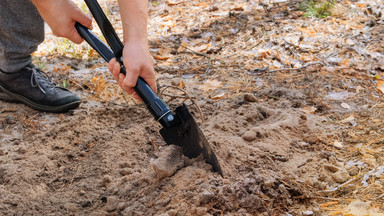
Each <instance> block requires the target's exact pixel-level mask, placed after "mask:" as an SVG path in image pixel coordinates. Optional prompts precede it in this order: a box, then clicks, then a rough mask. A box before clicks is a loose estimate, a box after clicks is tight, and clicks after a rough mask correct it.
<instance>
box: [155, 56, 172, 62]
mask: <svg viewBox="0 0 384 216" xmlns="http://www.w3.org/2000/svg"><path fill="white" fill-rule="evenodd" d="M154 58H155V59H157V60H162V61H164V60H167V59H169V56H155V57H154Z"/></svg>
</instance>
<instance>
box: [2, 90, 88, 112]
mask: <svg viewBox="0 0 384 216" xmlns="http://www.w3.org/2000/svg"><path fill="white" fill-rule="evenodd" d="M0 99H1V100H4V101H7V102H20V103H23V104H25V105H27V106H29V107H31V108H33V109H35V110H39V111H43V112H53V113H64V112H68V111H69V110H71V109H75V108H76V107H78V106H79V105H80V103H81V101H74V102H71V103H68V104H64V105H61V106H46V105H41V104H38V103H35V102H33V101H31V100H29V99H28V98H26V97H24V96H22V95H19V94H15V93H12V92H10V91H8V90H7V89H5V88H3V87H2V86H0Z"/></svg>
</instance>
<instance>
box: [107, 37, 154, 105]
mask: <svg viewBox="0 0 384 216" xmlns="http://www.w3.org/2000/svg"><path fill="white" fill-rule="evenodd" d="M123 61H124V66H125V69H126V72H127V73H126V75H124V74H122V73H120V64H119V63H118V62H117V61H116V59H115V58H113V59H112V60H111V61H110V62H109V64H108V69H109V71H111V73H112V75H113V77H114V78H115V80H116V81H117V83H118V84H119V86H120V87H121V88H122V89H123V90H124V91H125V92H127V93H128V94H130V95H133V97H134V98H136V99H137V100H140V101H141V99H140V97H139V96H138V95H137V94H136V92H135V91H134V90H133V87H134V86H136V83H137V79H138V78H139V76H140V77H141V78H143V79H144V80H145V81H146V82H147V84H148V85H149V86H150V87H151V88H152V90H153V91H154V92H155V93H156V92H157V87H156V75H155V69H154V66H153V63H154V61H153V58H152V56H151V54H150V53H149V48H148V45H147V44H146V43H139V42H137V43H136V42H127V43H125V45H124V50H123Z"/></svg>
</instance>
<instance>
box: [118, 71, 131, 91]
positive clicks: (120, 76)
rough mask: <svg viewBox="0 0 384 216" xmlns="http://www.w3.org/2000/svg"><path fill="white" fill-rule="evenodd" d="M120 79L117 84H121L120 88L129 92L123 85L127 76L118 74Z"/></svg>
mask: <svg viewBox="0 0 384 216" xmlns="http://www.w3.org/2000/svg"><path fill="white" fill-rule="evenodd" d="M118 77H119V78H118V80H117V82H118V83H119V86H120V87H121V88H123V90H124V91H127V89H128V88H129V87H127V86H124V85H123V81H124V79H125V75H124V74H122V73H119V74H118Z"/></svg>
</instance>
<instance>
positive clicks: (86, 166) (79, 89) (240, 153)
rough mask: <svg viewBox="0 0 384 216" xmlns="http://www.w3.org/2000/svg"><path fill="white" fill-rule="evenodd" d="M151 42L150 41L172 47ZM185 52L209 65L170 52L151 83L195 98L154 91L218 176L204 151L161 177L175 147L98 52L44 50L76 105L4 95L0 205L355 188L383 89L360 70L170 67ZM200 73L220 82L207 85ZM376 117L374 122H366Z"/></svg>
mask: <svg viewBox="0 0 384 216" xmlns="http://www.w3.org/2000/svg"><path fill="white" fill-rule="evenodd" d="M234 11H235V12H236V11H237V10H234ZM236 13H237V12H236ZM244 13H245V12H244ZM232 16H235V17H236V16H237V17H239V16H241V12H240V15H239V14H238V15H236V14H235V15H232ZM247 16H250V15H249V14H248V15H247ZM239 20H242V19H240V18H239ZM216 24H217V23H216ZM223 26H225V25H223ZM241 27H242V26H241V25H240V27H239V28H240V29H241ZM381 27H382V25H381ZM159 41H161V40H160V39H153V40H151V44H152V45H153V44H157V45H158V46H160V47H163V48H164V49H165V48H166V47H168V45H169V44H167V43H164V44H163V45H159V43H158V42H159ZM178 48H180V47H178ZM154 52H155V51H154ZM154 55H156V53H154ZM191 55H194V56H195V57H194V58H196V59H195V60H194V61H196V62H197V63H196V64H197V65H200V67H208V66H207V65H203V66H201V64H203V63H201V61H203V60H206V57H205V56H201V55H200V56H199V55H197V54H196V53H185V52H180V53H175V54H174V56H172V57H171V59H173V60H174V63H175V64H177V65H178V68H177V69H175V68H173V67H174V66H172V64H170V63H169V61H158V62H157V64H156V69H157V71H158V72H159V86H160V89H161V88H163V89H164V88H168V87H169V86H170V85H172V86H174V87H180V88H183V89H185V91H186V92H188V93H189V96H190V97H192V98H193V101H191V100H187V98H186V97H185V95H183V94H180V91H177V90H174V89H171V88H170V87H169V88H168V89H167V91H165V92H168V94H166V93H164V94H163V95H162V97H163V98H164V99H165V100H166V101H167V102H168V103H169V104H170V105H171V107H172V108H175V107H176V106H178V105H180V104H181V103H182V102H183V101H185V103H186V104H187V106H188V107H189V109H190V110H191V112H192V113H193V115H194V117H195V119H196V121H197V122H198V123H199V126H200V128H201V129H202V131H203V133H204V134H205V136H206V138H207V139H208V141H209V143H210V145H211V146H212V148H213V149H214V151H215V153H216V155H217V157H218V160H219V162H220V164H221V167H222V169H223V173H224V176H223V177H222V176H220V175H219V174H218V173H216V172H213V171H212V167H211V166H210V165H209V164H207V163H205V161H204V158H203V157H201V156H200V157H197V158H187V157H184V156H180V157H181V161H182V162H181V163H179V166H178V167H177V169H176V170H175V171H174V172H172V173H169V174H168V175H166V176H160V175H159V173H157V172H158V170H156V169H154V163H153V162H154V161H155V160H156V159H159V158H164V159H168V161H172V158H171V160H169V159H170V158H167V157H172V156H170V155H169V154H162V153H163V152H166V151H170V148H171V147H172V146H167V145H166V144H165V142H164V141H163V140H162V138H161V135H160V133H159V132H158V131H159V129H160V128H161V126H160V125H159V123H158V122H156V121H155V120H154V119H153V117H152V116H151V115H150V113H149V112H148V110H147V109H146V108H145V106H143V105H142V104H135V103H134V102H133V101H132V100H131V99H130V98H129V97H128V96H126V95H124V94H123V93H122V92H121V91H120V90H119V89H118V88H117V87H116V85H115V83H114V82H113V81H109V80H112V77H111V76H110V75H109V73H108V71H107V69H106V67H105V64H104V63H103V62H102V61H101V60H100V59H99V58H97V57H94V58H92V59H76V58H73V57H66V56H62V55H47V56H48V57H45V58H43V60H39V61H42V62H43V63H44V68H45V69H46V70H47V71H48V73H49V75H50V76H51V77H52V78H53V79H54V80H55V81H56V82H57V83H63V81H70V82H69V84H70V86H69V87H70V89H71V90H72V91H74V92H76V93H77V94H79V95H80V96H81V98H82V100H83V102H82V104H81V105H80V107H79V108H77V109H75V110H73V111H70V112H68V113H64V114H52V113H41V112H37V111H34V110H32V109H30V108H28V107H27V106H24V105H22V104H17V103H9V102H2V103H1V108H0V132H1V134H0V214H1V215H170V216H173V215H325V214H327V213H326V212H327V211H326V210H324V209H322V208H320V206H319V204H320V203H324V202H326V201H329V199H331V200H332V197H334V196H333V195H332V194H333V192H335V191H336V192H337V194H338V195H340V194H347V195H348V194H351V191H353V190H356V188H353V187H348V186H346V187H343V188H342V190H341V189H340V188H341V187H342V186H343V185H342V184H343V183H345V182H347V181H348V180H349V179H351V178H352V177H353V176H356V175H357V173H356V169H358V170H357V172H365V171H368V170H369V169H370V168H371V167H369V166H367V167H365V166H360V165H359V163H357V162H356V163H355V164H354V165H352V166H347V162H349V161H351V160H352V159H353V158H351V156H353V154H352V153H350V150H349V147H353V146H355V145H357V144H359V143H360V144H361V143H363V144H364V143H368V141H367V140H369V138H367V137H366V136H365V135H369V134H371V135H372V136H371V137H375V139H376V138H377V136H379V134H380V131H381V129H380V126H379V125H381V123H380V122H381V120H380V122H377V121H376V120H375V119H380V117H382V115H383V111H382V109H381V106H382V104H383V99H382V94H381V92H379V91H377V90H376V86H375V85H374V84H373V83H372V79H371V78H370V76H369V75H367V72H366V71H365V70H360V69H358V68H340V67H337V66H334V65H333V66H332V65H321V64H320V65H311V66H308V67H305V68H303V69H302V70H297V71H293V72H292V71H277V72H265V71H262V70H261V71H260V70H258V69H257V70H256V69H255V70H253V71H249V70H247V69H246V66H245V65H242V66H239V65H233V64H232V63H231V64H222V65H219V66H215V65H211V66H209V67H212V68H209V69H210V71H209V72H208V73H206V72H207V70H206V69H207V68H203V69H200V70H196V68H195V66H193V65H192V63H191V64H184V63H185V62H184V63H183V64H178V62H179V61H178V60H177V59H178V58H179V59H184V60H185V59H187V60H188V59H190V58H191ZM196 56H197V57H196ZM35 61H37V60H35ZM198 62H200V63H198ZM37 63H39V62H36V64H37ZM63 64H64V65H72V68H70V69H68V68H65V67H64V66H61V67H60V65H63ZM58 65H59V69H57V68H56V69H55V67H57V66H58ZM172 68H173V69H172ZM241 70H244V71H245V72H244V73H242V75H241V76H239V75H238V74H239V73H240V72H239V71H241ZM175 71H176V72H175ZM181 71H188V72H181ZM220 71H227V72H226V73H223V72H220ZM228 71H229V72H228ZM95 77H97V79H94V78H95ZM89 80H93V81H95V80H96V81H99V82H90V81H89ZM207 80H215V81H218V82H220V83H221V85H220V87H212V88H211V89H208V90H206V89H207V88H208V87H207V83H206V81H207ZM104 81H105V82H104ZM97 84H98V85H99V86H97ZM98 88H101V90H100V89H98ZM122 95H123V96H122ZM222 95H224V96H222ZM176 96H177V97H176ZM181 97H184V98H181ZM127 98H128V99H127ZM184 99H185V100H184ZM345 104H346V105H345ZM347 105H348V106H347ZM351 115H352V116H354V118H349V117H350V116H351ZM372 124H375V125H377V126H378V127H377V128H371V129H370V130H369V131H368V130H366V128H367V127H370V125H372ZM367 131H368V132H367ZM352 132H353V133H352ZM360 132H361V136H353V134H355V135H356V134H358V133H360ZM381 132H382V131H381ZM367 133H368V134H367ZM376 135H377V136H376ZM335 141H338V142H335ZM372 143H373V145H376V144H375V143H374V142H372ZM376 143H377V142H376ZM176 151H177V150H176ZM355 153H356V152H355ZM173 156H174V155H173ZM354 156H355V159H356V158H358V155H354ZM376 156H377V157H376V161H377V163H376V165H380V163H382V160H381V159H380V158H381V156H378V155H376ZM180 157H179V158H178V159H180ZM359 159H360V158H359ZM374 159H375V158H374ZM175 160H176V159H175ZM180 164H181V165H180ZM367 164H369V163H367ZM171 165H172V164H171ZM356 185H357V184H356ZM356 185H352V186H354V187H356ZM339 189H340V190H339ZM355 198H356V197H355ZM339 201H340V200H339ZM340 202H342V201H340ZM378 202H380V200H378ZM379 209H380V210H381V211H383V209H382V206H381V207H379ZM308 212H309V213H308Z"/></svg>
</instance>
